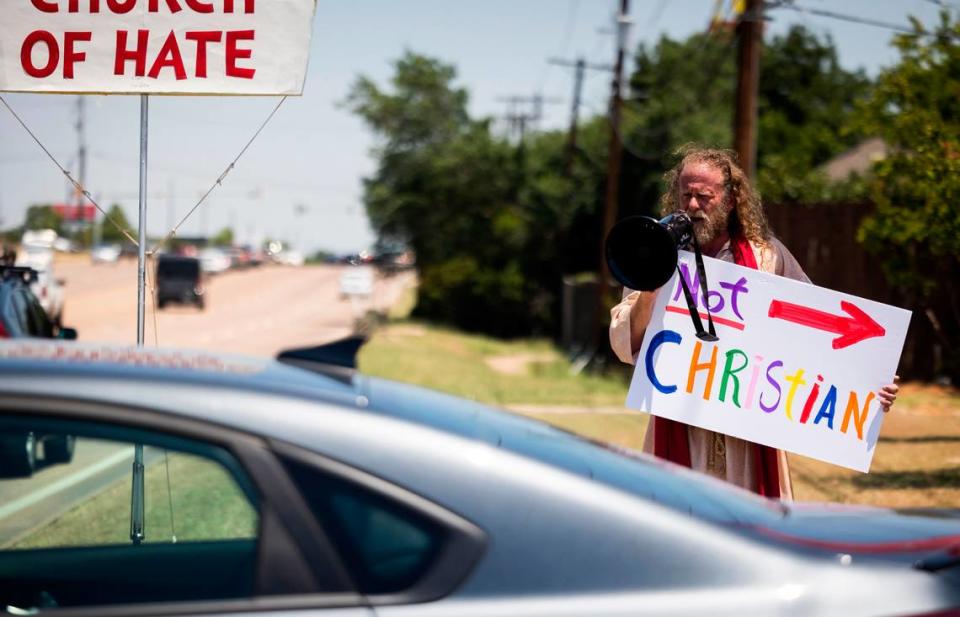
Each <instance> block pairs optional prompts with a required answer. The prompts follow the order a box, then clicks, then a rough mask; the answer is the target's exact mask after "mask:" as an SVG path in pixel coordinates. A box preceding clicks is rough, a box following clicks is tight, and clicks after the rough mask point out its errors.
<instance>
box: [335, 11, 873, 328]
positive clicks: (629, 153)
mask: <svg viewBox="0 0 960 617" xmlns="http://www.w3.org/2000/svg"><path fill="white" fill-rule="evenodd" d="M734 53H735V46H734V44H733V41H732V38H729V37H726V36H725V35H723V34H721V35H717V36H706V35H697V36H694V37H691V38H690V39H688V40H686V41H673V40H670V39H668V38H662V39H661V40H660V41H659V42H658V43H657V44H656V45H655V46H653V47H651V48H647V47H645V46H641V47H640V48H639V49H638V51H637V55H636V60H637V70H636V71H635V72H634V73H633V75H632V77H631V92H632V98H631V99H630V100H628V101H627V104H626V106H625V109H624V122H623V127H622V131H621V133H620V135H619V138H620V139H621V140H622V143H623V146H624V149H625V151H624V160H623V166H622V172H621V176H620V183H621V185H620V195H621V200H620V212H619V215H620V216H626V215H628V214H633V213H642V214H652V213H653V212H654V211H655V209H656V203H657V198H658V196H659V194H660V191H661V176H662V174H663V172H664V170H665V169H666V168H667V167H668V166H669V165H670V164H671V162H672V161H671V153H672V150H673V149H674V148H675V147H676V146H678V145H680V144H682V143H684V142H687V141H697V142H701V143H706V144H711V145H719V146H729V145H730V143H731V140H732V135H731V125H732V115H733V87H734V81H735V63H734ZM763 58H764V60H763V62H764V68H763V71H764V74H765V75H766V76H767V78H765V79H764V81H763V83H764V84H765V85H764V87H763V88H762V90H761V104H760V109H761V117H760V122H761V127H760V134H761V135H764V134H765V133H769V136H768V137H764V138H763V139H764V140H763V141H762V142H761V144H760V149H759V150H760V151H759V156H760V167H761V169H763V168H765V167H769V168H770V170H771V171H770V173H769V174H768V175H767V176H762V177H761V182H762V183H763V182H766V183H767V185H768V186H769V190H770V191H771V192H773V193H775V194H776V195H777V196H778V197H781V198H800V197H803V196H804V195H809V194H811V193H813V192H816V191H820V193H821V194H822V192H823V191H822V190H821V189H822V188H823V186H825V185H826V183H825V182H821V183H820V184H817V183H815V182H813V181H812V180H811V177H812V176H811V169H813V168H814V167H815V166H816V165H819V164H822V163H823V162H825V161H826V160H828V159H829V158H830V157H831V156H833V155H835V154H837V153H838V152H840V151H842V150H844V149H846V148H847V147H848V146H849V145H851V144H852V143H854V142H855V140H856V139H857V137H858V135H856V134H854V133H850V134H846V133H843V131H841V128H842V127H843V126H844V124H845V123H846V122H847V120H848V118H849V116H850V114H851V113H852V109H853V101H855V100H856V99H857V98H859V97H861V96H862V94H863V92H864V91H865V89H866V88H867V85H868V84H867V82H866V80H865V79H864V78H863V76H862V75H859V74H856V73H848V72H845V71H843V70H842V69H840V68H839V67H838V65H837V62H836V52H835V50H834V47H833V43H832V42H831V41H830V40H829V39H826V40H820V39H818V38H817V37H815V36H814V35H812V34H810V33H809V32H807V31H805V30H803V29H802V28H796V29H794V30H792V31H791V32H789V33H788V34H787V35H785V36H783V37H780V38H777V39H774V40H773V41H772V42H771V44H770V47H769V49H768V50H767V51H766V53H765V54H764V55H763ZM791 60H792V61H795V62H796V65H793V64H792V63H791ZM455 81H456V71H455V69H454V67H453V66H451V65H448V64H445V63H443V62H441V61H439V60H437V59H433V58H428V57H425V56H421V55H418V54H416V53H413V52H407V53H406V54H405V55H404V56H403V57H401V58H400V59H399V60H398V61H397V62H396V63H395V64H394V73H393V75H392V77H391V79H390V81H389V82H388V83H387V84H386V85H381V84H377V83H375V82H373V81H372V80H370V79H369V78H367V77H359V78H358V79H357V80H356V81H355V83H354V84H353V87H352V88H351V90H350V92H349V94H348V95H347V97H346V99H345V101H344V105H345V106H346V107H348V108H349V109H351V110H352V111H353V112H354V113H356V114H357V115H358V116H359V117H360V118H362V119H363V120H364V121H365V122H366V123H367V124H368V125H369V127H370V128H371V129H372V130H373V131H374V133H375V134H376V136H377V142H376V146H375V149H374V152H373V154H374V156H375V158H376V160H377V163H378V164H377V169H376V171H375V172H374V173H373V174H372V175H371V176H370V177H368V178H366V179H365V181H364V182H365V186H364V188H365V191H364V201H365V206H366V210H367V215H368V217H369V220H370V222H371V225H372V226H373V228H374V230H375V231H376V233H377V236H378V238H379V240H380V242H384V243H393V242H396V243H401V244H403V245H405V246H409V247H410V248H412V249H413V250H414V251H415V252H416V256H417V264H418V268H419V270H420V277H421V288H420V294H419V296H420V298H419V304H418V306H417V309H416V311H417V313H418V314H419V315H421V316H425V317H428V318H432V319H437V320H440V321H444V322H447V323H450V324H453V325H455V326H458V327H461V328H467V329H471V330H482V331H485V332H488V333H491V334H497V335H512V334H528V333H531V332H541V333H549V334H556V333H557V330H558V329H559V328H558V322H559V315H560V314H561V306H560V294H561V290H562V282H561V281H562V278H563V276H564V275H567V274H575V273H582V272H596V271H597V269H598V267H599V261H600V254H601V251H600V249H601V211H602V207H603V204H604V194H605V183H606V171H607V170H606V167H607V149H608V143H609V139H610V124H609V122H608V119H607V117H606V116H605V115H597V116H594V117H592V118H583V119H582V120H581V123H580V127H579V131H578V134H577V148H576V150H575V155H574V156H573V158H572V162H571V161H568V147H567V139H566V135H565V132H559V131H558V132H546V133H533V134H528V136H527V138H526V139H525V140H524V141H523V142H522V143H519V144H517V143H513V142H511V141H509V140H507V139H506V138H502V137H499V136H497V135H495V134H494V133H493V131H492V130H491V122H490V121H489V120H488V119H483V118H480V119H477V118H472V117H470V115H469V113H468V112H467V102H468V97H467V93H466V91H465V90H464V89H463V88H460V87H458V86H457V85H456V84H455ZM768 82H773V83H768ZM812 125H822V126H818V127H816V128H811V127H812ZM764 178H766V179H764Z"/></svg>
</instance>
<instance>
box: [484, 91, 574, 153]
mask: <svg viewBox="0 0 960 617" xmlns="http://www.w3.org/2000/svg"><path fill="white" fill-rule="evenodd" d="M497 100H498V101H500V102H502V103H506V104H507V105H508V107H507V113H506V115H505V116H504V118H506V120H507V122H508V123H509V126H510V132H511V133H512V134H516V133H519V135H520V141H521V142H522V141H523V140H524V138H525V137H526V134H527V126H528V125H533V126H534V127H536V125H537V123H538V122H539V121H540V118H542V117H543V105H544V103H559V102H560V101H559V100H558V99H554V98H546V97H544V96H543V95H541V94H534V95H533V96H516V95H515V96H501V97H499V98H498V99H497ZM525 103H526V104H530V105H531V107H532V109H533V111H532V112H525V111H520V110H519V109H518V108H519V106H520V105H522V104H525Z"/></svg>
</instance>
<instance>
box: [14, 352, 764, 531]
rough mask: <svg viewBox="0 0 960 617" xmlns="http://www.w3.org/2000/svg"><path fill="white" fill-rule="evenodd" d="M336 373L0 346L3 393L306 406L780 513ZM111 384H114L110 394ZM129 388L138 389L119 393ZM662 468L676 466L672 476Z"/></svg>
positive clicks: (721, 507)
mask: <svg viewBox="0 0 960 617" xmlns="http://www.w3.org/2000/svg"><path fill="white" fill-rule="evenodd" d="M333 375H334V376H327V375H324V374H318V373H316V372H311V371H307V370H303V369H300V368H296V367H291V366H287V365H284V364H281V363H279V362H276V361H274V360H272V359H266V358H251V357H245V356H235V355H224V354H218V353H211V352H204V351H189V350H178V349H163V348H151V349H144V348H136V347H129V346H117V345H97V344H89V343H78V342H69V341H44V340H34V339H30V340H25V339H20V340H10V341H0V391H4V390H6V391H12V392H18V393H23V392H24V391H26V392H29V393H30V394H42V395H49V396H54V397H56V396H62V397H75V396H80V397H81V398H84V397H94V398H96V399H97V400H101V401H104V402H112V403H114V404H127V405H132V406H138V407H144V406H149V407H156V408H160V409H163V408H164V399H166V400H172V397H171V395H170V394H169V393H170V392H171V390H170V389H169V386H170V385H171V384H178V385H182V386H185V387H187V388H195V387H201V388H205V389H208V390H210V391H211V392H210V393H211V394H212V393H213V391H216V390H220V391H221V392H223V391H232V392H233V393H234V394H237V393H240V394H241V395H242V393H243V392H246V393H258V394H263V395H272V396H281V397H292V398H299V399H307V400H309V401H312V402H316V403H321V404H323V403H328V404H334V405H338V406H340V407H346V408H349V409H350V410H351V412H354V413H358V414H369V413H372V414H377V415H382V416H385V417H389V418H392V419H394V420H400V421H403V422H407V423H413V424H415V425H418V426H420V427H424V428H427V429H431V430H434V431H439V432H441V433H445V434H448V435H452V436H455V437H459V438H464V439H468V440H472V441H480V442H484V443H486V444H488V445H491V446H493V447H496V448H500V449H503V450H506V451H510V452H512V453H514V454H518V455H520V456H523V457H524V458H527V459H531V460H535V461H538V462H541V463H544V464H547V465H549V466H551V467H554V468H558V469H563V470H565V471H567V472H569V473H573V474H576V475H579V476H581V477H584V478H588V479H593V480H596V481H599V482H601V483H603V484H606V485H608V486H611V487H614V488H617V489H619V490H622V491H624V492H626V493H630V494H633V495H636V496H640V497H647V498H653V499H654V500H655V501H658V502H660V503H662V504H664V505H667V506H669V507H672V508H674V509H678V510H681V511H692V510H691V504H694V503H695V504H697V506H696V510H697V514H698V515H700V516H701V517H702V518H706V519H709V520H714V521H719V522H744V521H751V522H759V521H761V520H762V521H767V520H768V519H770V518H778V517H779V516H781V514H782V512H781V511H780V510H779V508H777V507H776V506H773V505H772V504H770V503H768V502H767V501H766V500H762V499H760V498H756V499H752V498H751V497H752V496H751V495H750V494H748V493H745V492H744V493H743V494H740V491H737V493H738V494H737V495H735V496H734V497H731V496H730V494H729V493H730V491H731V489H730V487H729V486H727V485H721V483H719V482H718V481H714V480H713V479H711V478H706V477H705V476H702V475H701V474H695V473H693V472H685V471H683V470H680V469H674V466H672V465H670V464H667V463H663V462H659V461H656V460H654V459H653V458H652V457H646V456H645V455H641V454H639V453H635V452H632V451H627V450H623V449H620V448H617V447H614V446H610V445H608V444H597V443H593V442H590V441H589V440H587V439H585V438H583V437H580V436H576V435H573V434H571V433H568V432H566V431H562V430H560V429H557V428H554V427H552V426H549V425H547V424H545V423H542V422H538V421H535V420H531V419H528V418H525V417H521V416H518V415H515V414H511V413H508V412H505V411H501V410H497V409H494V408H491V407H488V406H485V405H482V404H480V403H476V402H472V401H468V400H465V399H462V398H459V397H454V396H450V395H446V394H442V393H439V392H435V391H431V390H427V389H424V388H420V387H417V386H412V385H409V384H402V383H397V382H391V381H388V380H382V379H376V378H371V377H367V376H362V375H359V374H358V375H355V376H354V378H353V379H352V380H350V381H344V380H343V379H342V378H339V379H338V378H337V377H336V373H335V372H334V373H333ZM3 377H7V378H9V379H8V380H3V379H2V378H3ZM70 378H72V379H70ZM31 382H32V383H31ZM98 382H100V383H98ZM103 382H106V383H107V384H108V386H107V387H104V383H103ZM110 382H113V383H114V384H116V387H109V383H110ZM78 383H82V384H84V385H83V386H82V387H81V386H78ZM130 383H133V384H135V386H136V387H121V386H123V385H129V384H130ZM81 389H82V390H83V393H81V392H80V390H81ZM185 389H186V388H185ZM161 393H163V394H161ZM217 400H218V397H217V396H202V397H196V398H195V399H191V404H189V405H177V406H176V413H179V414H182V415H188V416H194V417H196V418H198V419H203V420H207V419H208V418H207V416H206V414H207V412H209V411H210V407H209V406H210V405H215V404H216V403H215V401H217ZM261 400H262V399H261ZM145 401H151V403H150V404H146V403H145ZM252 404H256V403H252ZM245 417H246V418H249V416H245ZM262 420H263V419H262V418H259V419H258V420H256V421H249V420H244V419H242V418H239V417H238V418H236V419H234V418H231V419H230V420H229V421H230V422H231V423H233V426H234V427H235V428H238V429H240V430H255V431H260V432H262V433H264V434H269V433H270V432H271V430H272V429H271V425H270V422H265V421H262ZM273 436H274V437H275V438H276V437H278V436H277V435H273ZM665 467H669V468H670V469H669V473H668V472H665V471H664V468H665ZM638 487H643V489H640V488H638Z"/></svg>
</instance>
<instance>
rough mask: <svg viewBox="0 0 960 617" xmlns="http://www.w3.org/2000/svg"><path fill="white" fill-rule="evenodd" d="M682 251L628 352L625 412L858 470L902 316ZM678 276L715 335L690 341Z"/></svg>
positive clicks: (903, 327)
mask: <svg viewBox="0 0 960 617" xmlns="http://www.w3.org/2000/svg"><path fill="white" fill-rule="evenodd" d="M704 267H705V269H706V274H707V280H708V283H709V288H710V291H709V293H706V294H705V293H704V291H703V290H702V289H700V284H699V280H698V277H697V274H696V272H697V271H696V265H695V260H694V256H693V254H692V253H689V252H687V251H680V254H679V268H678V270H679V272H678V273H675V274H674V276H673V278H672V279H671V280H670V281H669V282H668V283H667V284H666V285H664V286H663V287H662V288H661V289H660V291H659V293H658V296H657V299H656V302H655V304H654V310H653V317H652V319H651V322H650V325H649V326H648V327H647V330H646V332H645V334H644V339H643V344H642V346H641V348H640V352H639V354H638V356H637V363H636V364H637V366H636V370H635V371H634V374H633V379H632V382H631V385H630V391H629V393H628V394H627V407H629V408H632V409H636V410H640V411H645V412H649V413H652V414H655V415H657V416H662V417H665V418H670V419H672V420H678V421H681V422H685V423H687V424H691V425H694V426H699V427H701V428H705V429H709V430H711V431H716V432H719V433H723V434H726V435H732V436H734V437H739V438H741V439H746V440H748V441H752V442H755V443H760V444H764V445H767V446H772V447H774V448H779V449H781V450H786V451H789V452H794V453H797V454H802V455H804V456H809V457H812V458H816V459H819V460H823V461H827V462H830V463H834V464H836V465H841V466H844V467H849V468H851V469H856V470H858V471H864V472H866V471H868V470H869V469H870V462H871V460H872V458H873V454H874V450H875V448H876V445H877V439H878V437H879V435H880V428H881V426H882V424H883V415H884V414H883V412H882V410H881V408H880V404H879V401H878V400H877V397H876V391H877V390H878V389H879V388H880V387H882V386H883V385H885V384H888V383H892V382H893V376H894V374H895V372H896V367H897V363H898V362H899V360H900V354H901V352H902V350H903V342H904V339H905V338H906V333H907V326H908V325H909V323H910V312H909V311H905V310H903V309H899V308H896V307H892V306H888V305H885V304H881V303H879V302H873V301H871V300H866V299H863V298H857V297H855V296H850V295H847V294H843V293H839V292H836V291H832V290H829V289H824V288H822V287H816V286H814V285H809V284H805V283H801V282H799V281H794V280H791V279H786V278H783V277H780V276H776V275H773V274H768V273H766V272H761V271H758V270H752V269H749V268H744V267H741V266H737V265H735V264H731V263H727V262H723V261H719V260H716V259H710V258H704ZM680 276H683V277H684V280H685V281H686V282H687V284H688V286H689V287H690V289H691V291H692V293H693V296H694V299H695V302H696V305H697V312H698V313H699V314H700V315H701V317H702V319H703V320H704V323H706V318H707V312H706V311H707V307H708V306H709V311H710V315H711V316H712V318H713V321H714V323H715V325H716V330H717V336H718V337H719V341H717V342H707V341H703V340H700V339H698V338H697V336H696V334H695V330H694V328H693V326H692V325H691V318H690V310H689V308H688V306H687V303H686V301H685V300H684V295H683V291H682V289H681V285H680Z"/></svg>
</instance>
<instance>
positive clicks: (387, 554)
mask: <svg viewBox="0 0 960 617" xmlns="http://www.w3.org/2000/svg"><path fill="white" fill-rule="evenodd" d="M284 465H285V466H286V467H287V469H288V470H289V472H290V475H291V476H292V477H293V479H294V481H295V482H296V484H297V485H298V487H299V488H300V492H301V493H302V494H303V495H304V497H305V498H306V499H307V501H308V504H309V506H310V509H311V510H312V511H313V513H314V515H315V516H316V517H317V518H318V519H319V520H320V523H321V525H322V526H323V527H324V529H325V530H326V532H327V534H328V535H329V537H330V538H331V540H332V541H333V543H334V545H335V546H336V548H337V550H338V551H339V552H340V554H341V557H342V559H343V561H344V562H345V563H346V564H347V566H348V567H349V568H350V570H351V574H352V576H353V579H354V583H355V584H356V585H357V587H358V591H360V592H361V593H364V594H387V593H398V592H401V591H403V590H406V589H408V588H410V587H411V586H413V585H414V584H416V583H417V581H419V580H420V579H421V577H422V576H423V575H424V574H425V573H426V572H427V571H428V570H429V569H430V567H431V566H432V565H433V563H434V560H435V559H436V558H437V556H438V554H439V552H440V548H441V547H442V545H443V543H444V541H445V539H446V536H447V530H446V529H445V528H444V527H443V526H442V525H441V524H440V523H438V522H436V521H434V520H432V519H430V518H429V517H427V516H425V515H423V514H421V513H420V512H417V511H416V510H414V509H413V508H411V507H408V506H406V505H404V504H401V503H399V502H397V501H396V500H393V499H391V498H389V497H387V496H384V495H381V494H379V493H377V492H374V491H372V490H370V489H368V488H366V487H363V486H360V485H358V484H356V483H353V482H349V481H347V480H344V479H342V478H338V477H334V476H332V475H330V474H327V473H325V472H322V471H320V470H318V469H315V468H312V467H310V466H307V465H304V464H302V463H300V462H297V461H293V460H288V459H285V460H284Z"/></svg>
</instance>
